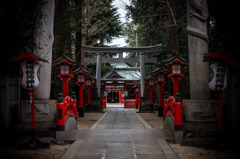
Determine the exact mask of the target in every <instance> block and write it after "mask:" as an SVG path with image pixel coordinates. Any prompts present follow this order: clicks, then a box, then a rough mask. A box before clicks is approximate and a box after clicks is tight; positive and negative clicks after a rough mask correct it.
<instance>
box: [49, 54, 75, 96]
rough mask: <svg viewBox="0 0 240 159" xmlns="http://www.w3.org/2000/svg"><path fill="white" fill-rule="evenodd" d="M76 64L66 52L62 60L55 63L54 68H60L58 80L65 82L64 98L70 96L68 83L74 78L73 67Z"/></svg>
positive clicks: (59, 59)
mask: <svg viewBox="0 0 240 159" xmlns="http://www.w3.org/2000/svg"><path fill="white" fill-rule="evenodd" d="M76 64H77V63H76V62H75V61H74V60H72V59H71V58H70V57H69V55H68V54H67V53H65V52H64V53H63V55H62V56H61V57H60V58H58V59H57V60H55V61H54V62H53V66H58V70H59V74H58V78H60V79H61V80H62V81H63V98H65V97H66V96H68V81H69V80H70V79H72V78H73V77H74V76H73V74H72V66H75V65H76Z"/></svg>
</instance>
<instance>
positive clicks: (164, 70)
mask: <svg viewBox="0 0 240 159" xmlns="http://www.w3.org/2000/svg"><path fill="white" fill-rule="evenodd" d="M158 73H163V74H169V71H168V70H167V69H166V68H164V67H163V66H159V67H158V68H157V69H155V70H153V71H152V72H151V74H152V75H155V74H158Z"/></svg>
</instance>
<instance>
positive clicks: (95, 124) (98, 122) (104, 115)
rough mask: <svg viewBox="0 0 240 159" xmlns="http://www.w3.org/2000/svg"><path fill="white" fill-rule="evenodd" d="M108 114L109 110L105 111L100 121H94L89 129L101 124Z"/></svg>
mask: <svg viewBox="0 0 240 159" xmlns="http://www.w3.org/2000/svg"><path fill="white" fill-rule="evenodd" d="M107 114H108V112H105V113H104V114H103V115H102V116H101V117H100V118H99V119H98V121H97V122H96V123H94V124H93V125H92V126H91V127H90V128H89V129H90V130H94V129H96V128H97V127H98V126H99V124H100V123H101V122H102V121H103V119H104V118H105V117H106V115H107Z"/></svg>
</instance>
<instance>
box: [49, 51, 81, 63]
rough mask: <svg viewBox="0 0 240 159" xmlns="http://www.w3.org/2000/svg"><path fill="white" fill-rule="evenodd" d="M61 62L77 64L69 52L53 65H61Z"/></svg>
mask: <svg viewBox="0 0 240 159" xmlns="http://www.w3.org/2000/svg"><path fill="white" fill-rule="evenodd" d="M60 63H68V64H71V65H76V64H77V63H76V62H75V61H74V60H73V59H71V57H70V56H69V55H68V54H67V53H64V54H63V55H62V56H61V57H59V58H58V59H57V60H55V61H54V62H53V65H59V64H60Z"/></svg>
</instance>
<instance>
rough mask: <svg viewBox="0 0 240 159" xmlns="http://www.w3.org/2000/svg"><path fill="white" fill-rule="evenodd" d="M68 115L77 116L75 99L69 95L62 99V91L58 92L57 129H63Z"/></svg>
mask: <svg viewBox="0 0 240 159" xmlns="http://www.w3.org/2000/svg"><path fill="white" fill-rule="evenodd" d="M69 117H74V118H77V99H73V98H72V97H70V96H67V97H65V99H63V97H62V93H59V96H58V103H57V131H64V130H65V124H66V122H67V120H68V118H69Z"/></svg>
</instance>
